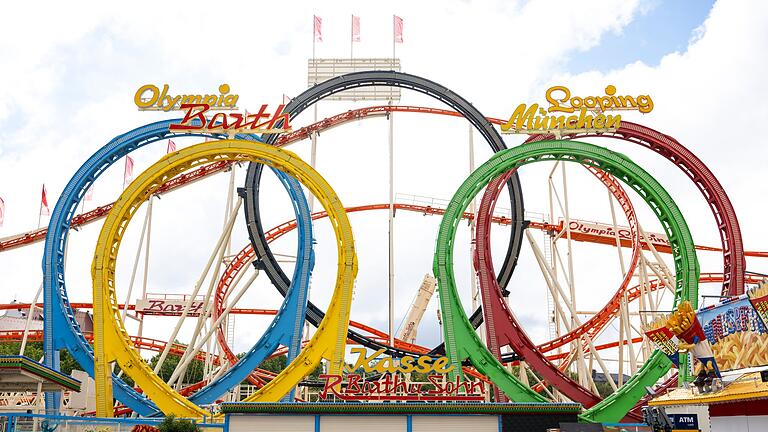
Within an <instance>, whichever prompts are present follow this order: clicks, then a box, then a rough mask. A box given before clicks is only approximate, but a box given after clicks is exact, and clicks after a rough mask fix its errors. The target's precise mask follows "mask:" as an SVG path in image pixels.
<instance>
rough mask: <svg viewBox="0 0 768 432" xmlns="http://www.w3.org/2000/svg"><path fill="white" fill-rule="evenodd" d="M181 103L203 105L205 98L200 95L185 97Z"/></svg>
mask: <svg viewBox="0 0 768 432" xmlns="http://www.w3.org/2000/svg"><path fill="white" fill-rule="evenodd" d="M181 103H183V104H185V103H189V104H192V103H193V104H199V103H203V97H202V96H200V95H184V96H182V97H181Z"/></svg>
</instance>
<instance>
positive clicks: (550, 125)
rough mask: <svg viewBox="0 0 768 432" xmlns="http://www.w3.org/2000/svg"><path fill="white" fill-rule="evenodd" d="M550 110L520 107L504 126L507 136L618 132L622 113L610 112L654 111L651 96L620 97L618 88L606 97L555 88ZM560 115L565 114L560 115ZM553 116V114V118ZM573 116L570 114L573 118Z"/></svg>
mask: <svg viewBox="0 0 768 432" xmlns="http://www.w3.org/2000/svg"><path fill="white" fill-rule="evenodd" d="M545 97H546V99H547V102H548V103H549V107H548V108H547V109H545V108H544V107H540V106H539V104H537V103H535V104H531V105H530V106H528V105H527V104H520V105H518V106H517V108H515V111H514V112H513V113H512V116H511V117H510V118H509V120H508V121H507V122H506V123H504V124H502V125H501V132H502V133H507V134H551V133H554V134H558V133H560V132H615V131H617V130H618V129H619V127H620V126H621V115H620V114H616V115H613V114H605V112H607V111H617V110H636V111H639V112H641V113H643V114H646V113H649V112H651V110H653V100H652V99H651V97H650V96H649V95H637V96H629V95H625V96H619V95H616V87H615V86H613V85H608V86H606V87H605V94H603V95H595V96H585V97H580V96H573V97H571V90H569V89H568V87H565V86H553V87H550V88H549V89H547V92H546V94H545ZM558 113H563V114H560V115H558ZM550 114H551V115H550ZM569 114H570V115H569Z"/></svg>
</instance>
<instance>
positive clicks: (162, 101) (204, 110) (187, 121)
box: [133, 84, 291, 137]
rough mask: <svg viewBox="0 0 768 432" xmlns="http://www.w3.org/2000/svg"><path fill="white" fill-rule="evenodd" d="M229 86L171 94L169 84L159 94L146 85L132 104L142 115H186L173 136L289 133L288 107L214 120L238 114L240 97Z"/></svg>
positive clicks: (262, 106)
mask: <svg viewBox="0 0 768 432" xmlns="http://www.w3.org/2000/svg"><path fill="white" fill-rule="evenodd" d="M229 91H230V87H229V84H222V85H220V86H219V94H206V95H202V94H187V95H176V96H174V95H172V94H169V86H168V84H164V85H163V89H162V90H160V89H159V88H158V87H157V86H155V85H152V84H146V85H143V86H141V87H139V89H138V90H137V91H136V94H135V95H134V97H133V101H134V103H135V104H136V106H137V107H138V108H139V110H141V111H165V112H169V111H178V110H180V111H185V114H184V118H183V119H182V120H181V122H180V123H175V124H171V125H170V126H169V127H168V130H170V131H171V132H187V133H189V132H200V133H216V134H224V135H228V136H229V137H234V135H236V134H241V133H244V134H254V133H258V134H263V133H283V132H290V131H291V126H290V116H289V115H288V113H286V112H283V108H285V105H282V104H281V105H279V106H278V107H277V109H276V110H275V111H274V112H273V113H270V112H269V111H268V106H267V105H266V104H263V105H261V108H260V109H259V110H258V111H257V112H256V113H249V112H248V110H245V112H244V113H242V114H241V113H236V112H235V113H223V112H218V113H216V114H213V115H212V116H210V117H209V116H208V115H207V114H208V113H209V112H210V111H234V110H237V100H238V99H239V98H240V95H237V94H229Z"/></svg>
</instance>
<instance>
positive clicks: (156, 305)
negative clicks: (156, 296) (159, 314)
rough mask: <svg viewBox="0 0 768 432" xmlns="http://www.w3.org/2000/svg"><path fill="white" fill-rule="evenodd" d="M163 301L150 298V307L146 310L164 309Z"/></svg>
mask: <svg viewBox="0 0 768 432" xmlns="http://www.w3.org/2000/svg"><path fill="white" fill-rule="evenodd" d="M163 303H164V302H163V301H162V300H149V307H148V308H146V310H150V311H162V310H163Z"/></svg>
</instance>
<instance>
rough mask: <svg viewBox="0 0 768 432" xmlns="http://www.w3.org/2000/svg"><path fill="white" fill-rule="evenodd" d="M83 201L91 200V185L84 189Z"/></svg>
mask: <svg viewBox="0 0 768 432" xmlns="http://www.w3.org/2000/svg"><path fill="white" fill-rule="evenodd" d="M84 199H85V201H91V200H92V199H93V185H91V187H89V188H88V190H87V191H85V198H84Z"/></svg>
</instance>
